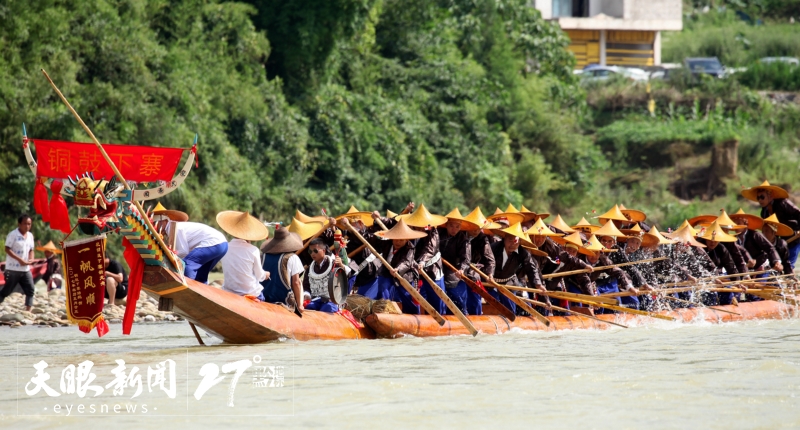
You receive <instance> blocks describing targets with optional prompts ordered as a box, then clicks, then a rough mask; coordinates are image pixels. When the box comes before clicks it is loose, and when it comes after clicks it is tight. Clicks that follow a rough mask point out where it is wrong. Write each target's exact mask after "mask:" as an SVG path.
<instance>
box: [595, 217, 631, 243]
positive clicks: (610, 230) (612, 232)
mask: <svg viewBox="0 0 800 430" xmlns="http://www.w3.org/2000/svg"><path fill="white" fill-rule="evenodd" d="M594 235H595V236H598V237H603V236H611V237H614V238H624V239H627V238H628V236H625V235H624V234H622V232H621V231H619V229H618V228H617V226H615V225H614V223H613V222H612V221H611V220H608V221H606V225H604V226H603V227H601V228H600V229H599V230H596V231H595V232H594Z"/></svg>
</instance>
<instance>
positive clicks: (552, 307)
mask: <svg viewBox="0 0 800 430" xmlns="http://www.w3.org/2000/svg"><path fill="white" fill-rule="evenodd" d="M522 300H524V301H526V302H528V303H532V304H534V305H536V306H542V307H547V303H544V302H540V301H537V300H533V299H526V298H525V297H523V298H522ZM550 309H553V310H556V311H559V312H565V313H568V314H570V315H575V316H577V317H581V318H588V319H590V320H595V321H600V322H601V323H604V324H611V325H615V326H618V327H622V328H628V326H626V325H623V324H620V323H615V322H613V321H606V320H601V319H600V318H597V317H593V316H591V315H586V314H583V313H580V312H575V311H573V310H569V309H567V308H562V307H559V306H555V305H550Z"/></svg>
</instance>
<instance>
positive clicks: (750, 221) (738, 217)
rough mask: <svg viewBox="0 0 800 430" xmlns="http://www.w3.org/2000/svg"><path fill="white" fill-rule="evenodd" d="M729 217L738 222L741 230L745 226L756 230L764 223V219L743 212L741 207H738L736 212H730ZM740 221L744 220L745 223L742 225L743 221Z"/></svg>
mask: <svg viewBox="0 0 800 430" xmlns="http://www.w3.org/2000/svg"><path fill="white" fill-rule="evenodd" d="M730 219H732V220H733V221H734V222H736V223H737V224H739V225H740V227H741V229H742V230H744V229H745V228H749V229H750V230H758V229H760V228H761V226H762V225H764V220H763V219H761V217H760V216H756V215H750V214H748V213H745V212H744V211H743V210H742V208H739V211H738V212H736V213H735V214H732V215H731V217H730ZM742 221H746V222H747V225H744V222H742Z"/></svg>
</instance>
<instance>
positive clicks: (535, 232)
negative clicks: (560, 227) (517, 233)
mask: <svg viewBox="0 0 800 430" xmlns="http://www.w3.org/2000/svg"><path fill="white" fill-rule="evenodd" d="M527 233H528V236H552V237H561V236H562V235H561V234H558V233H556V232H554V231H553V230H550V227H548V226H547V225H545V223H544V221H542V219H541V218H539V219H537V220H536V222H535V223H534V224H533V225H532V226H531V228H529V229H528V231H527Z"/></svg>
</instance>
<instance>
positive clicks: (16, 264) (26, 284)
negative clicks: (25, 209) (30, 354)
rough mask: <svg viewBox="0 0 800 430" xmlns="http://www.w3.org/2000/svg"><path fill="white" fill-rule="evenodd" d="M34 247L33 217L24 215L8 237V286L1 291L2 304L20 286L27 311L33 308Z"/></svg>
mask: <svg viewBox="0 0 800 430" xmlns="http://www.w3.org/2000/svg"><path fill="white" fill-rule="evenodd" d="M33 247H34V243H33V233H31V217H30V215H28V214H22V215H20V217H19V218H17V228H16V229H14V230H13V231H12V232H11V233H9V234H8V236H7V237H6V270H5V279H6V285H5V287H3V289H2V290H0V303H3V301H4V300H5V299H6V297H8V296H10V295H11V293H12V292H14V289H15V288H16V287H17V285H19V286H20V287H22V291H23V293H24V294H25V310H27V311H28V312H30V310H31V308H32V307H33V293H34V289H33V276H32V275H31V265H32V264H33Z"/></svg>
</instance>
